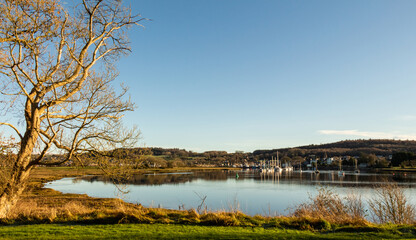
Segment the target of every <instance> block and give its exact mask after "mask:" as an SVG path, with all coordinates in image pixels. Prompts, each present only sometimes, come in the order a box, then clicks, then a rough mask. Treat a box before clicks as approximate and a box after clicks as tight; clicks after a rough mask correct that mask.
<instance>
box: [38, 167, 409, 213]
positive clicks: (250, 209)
mask: <svg viewBox="0 0 416 240" xmlns="http://www.w3.org/2000/svg"><path fill="white" fill-rule="evenodd" d="M237 174H238V176H239V177H238V178H236V175H237ZM393 181H396V182H398V183H399V184H400V185H401V186H403V187H404V188H405V191H406V194H407V196H408V199H409V200H410V201H411V202H412V203H413V204H416V198H415V197H413V196H416V174H409V173H407V174H397V173H396V174H393V173H389V174H372V173H360V174H354V173H352V172H346V174H345V176H338V173H337V171H321V173H320V174H315V173H312V172H305V171H304V172H302V173H300V172H292V173H285V172H283V173H282V174H261V173H260V172H258V171H226V170H217V171H194V172H174V173H156V174H153V173H149V174H142V175H137V176H134V178H133V179H132V180H131V182H130V183H129V184H128V185H126V186H125V190H128V191H129V193H128V194H120V193H119V191H117V189H116V188H115V186H114V185H113V184H111V182H109V181H106V180H105V179H104V178H102V177H97V176H94V177H83V178H64V179H61V180H58V181H54V182H51V183H49V184H48V185H46V186H47V187H49V188H52V189H55V190H58V191H61V192H63V193H78V194H88V195H89V196H93V197H109V198H113V197H120V198H122V199H123V200H125V201H128V202H132V203H141V204H142V205H144V206H153V207H164V208H170V209H179V208H182V207H184V208H186V209H189V208H197V207H198V206H199V205H201V203H202V199H203V198H205V197H206V198H205V202H204V203H205V206H206V207H207V209H209V210H233V209H236V208H238V209H239V210H242V211H243V212H245V213H247V214H250V215H255V214H265V215H279V214H287V213H289V211H290V208H293V207H295V206H296V205H298V204H300V203H302V202H305V201H307V200H308V198H309V196H314V195H315V194H316V193H317V189H318V188H319V187H321V186H328V187H329V188H330V189H332V190H333V191H335V192H337V193H338V194H340V195H341V196H345V195H347V194H348V193H350V192H356V193H359V194H361V195H362V197H363V199H364V200H366V199H368V198H371V197H372V196H373V195H374V190H373V188H372V187H373V186H374V185H376V184H386V183H388V182H393Z"/></svg>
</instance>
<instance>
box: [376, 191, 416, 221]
mask: <svg viewBox="0 0 416 240" xmlns="http://www.w3.org/2000/svg"><path fill="white" fill-rule="evenodd" d="M369 206H370V209H371V214H372V218H373V220H374V221H375V222H378V223H394V224H412V223H415V222H416V221H415V217H416V212H415V206H413V205H411V204H409V203H408V201H407V198H406V195H405V194H404V191H403V188H401V187H399V186H398V185H397V184H396V183H393V184H388V183H386V184H384V185H382V186H379V187H378V188H376V196H375V197H373V198H372V199H370V200H369Z"/></svg>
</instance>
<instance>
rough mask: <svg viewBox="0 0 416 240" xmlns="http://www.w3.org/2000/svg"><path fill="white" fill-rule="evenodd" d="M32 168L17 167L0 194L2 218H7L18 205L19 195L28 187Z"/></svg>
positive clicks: (0, 214) (0, 217)
mask: <svg viewBox="0 0 416 240" xmlns="http://www.w3.org/2000/svg"><path fill="white" fill-rule="evenodd" d="M29 173H30V169H27V170H24V169H23V168H21V169H16V170H14V173H13V175H12V177H11V179H10V181H9V182H8V183H7V185H6V187H5V188H4V189H3V191H2V193H1V195H0V219H2V218H6V217H7V216H8V214H9V213H10V211H11V210H12V209H13V207H14V206H16V203H17V201H18V200H19V196H20V195H21V194H22V192H23V191H24V189H25V187H26V183H27V179H28V177H29Z"/></svg>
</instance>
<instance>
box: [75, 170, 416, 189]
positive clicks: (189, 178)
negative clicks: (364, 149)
mask: <svg viewBox="0 0 416 240" xmlns="http://www.w3.org/2000/svg"><path fill="white" fill-rule="evenodd" d="M234 178H236V179H237V180H239V181H244V180H247V179H253V180H254V181H258V182H271V183H276V184H279V183H285V184H308V185H330V186H331V185H333V186H338V187H342V186H348V187H368V186H374V185H379V184H386V183H389V182H396V183H398V184H400V185H404V186H409V187H412V186H416V174H410V173H384V174H380V173H377V174H376V173H365V172H361V173H354V172H352V171H351V172H345V174H343V175H340V174H338V172H337V171H320V173H315V172H314V171H288V172H281V173H279V172H265V173H262V172H260V171H257V170H244V171H232V170H216V171H212V170H211V171H193V172H166V173H146V174H140V175H135V176H132V177H131V178H130V179H129V181H128V182H127V184H129V185H162V184H181V183H187V182H193V181H195V180H198V179H202V180H206V181H224V180H227V179H234ZM80 179H82V180H84V181H87V182H96V181H101V182H105V183H111V181H110V179H108V178H106V177H104V176H86V177H82V178H80Z"/></svg>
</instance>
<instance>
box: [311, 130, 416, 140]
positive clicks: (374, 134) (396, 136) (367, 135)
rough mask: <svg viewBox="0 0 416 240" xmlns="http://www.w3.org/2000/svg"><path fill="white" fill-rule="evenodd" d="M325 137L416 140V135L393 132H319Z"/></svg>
mask: <svg viewBox="0 0 416 240" xmlns="http://www.w3.org/2000/svg"><path fill="white" fill-rule="evenodd" d="M318 132H319V133H320V134H323V135H342V136H355V137H364V138H381V139H409V140H416V135H411V134H401V133H391V132H366V131H359V130H319V131H318Z"/></svg>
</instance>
